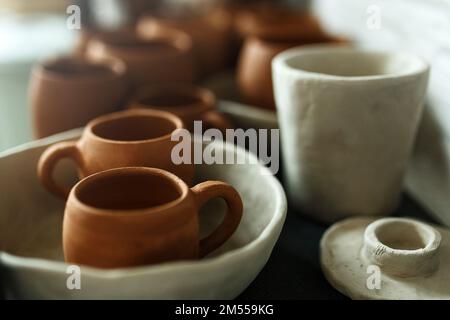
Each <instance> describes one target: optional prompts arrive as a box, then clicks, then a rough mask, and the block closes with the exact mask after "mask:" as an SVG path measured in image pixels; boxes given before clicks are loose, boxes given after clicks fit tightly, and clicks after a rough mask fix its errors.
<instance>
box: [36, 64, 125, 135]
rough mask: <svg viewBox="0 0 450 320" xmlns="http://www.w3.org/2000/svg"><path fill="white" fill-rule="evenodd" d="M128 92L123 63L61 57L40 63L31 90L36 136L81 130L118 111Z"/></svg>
mask: <svg viewBox="0 0 450 320" xmlns="http://www.w3.org/2000/svg"><path fill="white" fill-rule="evenodd" d="M128 93H129V83H128V81H127V78H126V67H125V64H124V63H123V62H121V61H120V60H117V59H101V60H97V61H93V60H88V59H85V58H81V57H58V58H54V59H49V60H46V61H44V62H42V63H39V64H38V65H37V66H36V67H35V68H34V69H33V71H32V74H31V83H30V90H29V100H30V107H31V114H32V123H33V132H34V137H35V138H37V139H39V138H43V137H46V136H49V135H52V134H55V133H58V132H62V131H66V130H69V129H73V128H78V127H81V126H84V125H86V123H87V122H89V121H90V120H92V119H94V118H96V117H98V116H100V115H102V114H106V113H111V112H114V111H117V110H118V108H119V107H120V105H121V104H122V103H123V102H124V99H126V96H127V94H128Z"/></svg>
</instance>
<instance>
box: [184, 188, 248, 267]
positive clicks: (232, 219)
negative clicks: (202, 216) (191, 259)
mask: <svg viewBox="0 0 450 320" xmlns="http://www.w3.org/2000/svg"><path fill="white" fill-rule="evenodd" d="M191 190H192V191H193V192H194V194H195V198H196V202H197V205H198V208H199V209H200V208H201V207H202V206H203V205H204V204H205V203H206V202H208V201H209V200H211V199H213V198H223V199H224V200H225V201H226V203H227V207H228V210H227V213H226V214H225V218H224V219H223V221H222V223H221V224H220V225H219V226H218V227H217V228H216V230H214V231H213V232H212V233H211V234H210V235H209V236H207V237H205V238H203V239H201V240H200V252H199V256H200V258H203V257H204V256H206V255H207V254H208V253H210V252H211V251H214V250H215V249H217V248H218V247H220V246H221V245H222V244H223V243H224V242H225V241H227V240H228V238H230V237H231V235H232V234H233V233H234V231H236V229H237V227H238V225H239V222H240V221H241V217H242V211H243V205H242V200H241V197H240V196H239V193H238V192H237V191H236V189H234V188H233V187H232V186H230V185H229V184H226V183H224V182H221V181H206V182H202V183H199V184H198V185H196V186H195V187H193V188H192V189H191Z"/></svg>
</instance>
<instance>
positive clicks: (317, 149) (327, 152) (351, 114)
mask: <svg viewBox="0 0 450 320" xmlns="http://www.w3.org/2000/svg"><path fill="white" fill-rule="evenodd" d="M272 65H273V75H274V88H275V97H276V103H277V116H278V122H279V125H280V132H281V143H282V145H283V148H282V155H283V162H284V164H285V165H284V167H283V171H284V173H285V178H286V180H285V182H286V190H287V192H288V196H289V197H290V200H291V203H292V204H293V205H294V206H296V207H298V208H299V209H301V210H302V212H305V213H309V214H312V215H314V216H315V217H317V218H318V219H320V220H322V221H324V222H333V221H336V220H339V219H343V218H345V217H347V216H350V215H383V214H388V213H391V212H392V211H393V210H395V208H396V207H397V205H398V203H399V199H400V195H401V192H402V189H403V178H404V175H405V171H406V168H407V164H408V159H409V157H410V154H411V151H412V148H413V145H414V139H415V137H416V134H417V129H418V126H419V123H420V119H421V116H422V110H423V102H424V96H425V93H426V90H427V85H428V75H429V66H428V64H427V63H426V62H425V61H423V60H422V59H421V58H419V57H417V56H415V55H413V54H410V53H405V52H383V51H374V50H364V49H358V48H352V47H347V46H331V45H317V46H308V47H306V46H305V47H299V48H294V49H290V50H287V51H285V52H283V53H280V54H279V55H278V56H276V57H275V59H274V60H273V63H272Z"/></svg>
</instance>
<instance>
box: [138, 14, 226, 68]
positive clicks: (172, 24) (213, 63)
mask: <svg viewBox="0 0 450 320" xmlns="http://www.w3.org/2000/svg"><path fill="white" fill-rule="evenodd" d="M165 28H170V29H174V30H178V31H182V32H184V33H185V34H187V35H189V36H190V38H191V39H192V45H193V52H194V57H195V62H196V65H197V69H198V74H199V75H200V76H208V75H211V74H214V73H217V72H219V71H222V70H224V69H226V67H227V64H228V63H229V60H230V58H231V53H232V52H231V45H232V19H231V17H230V15H229V14H228V13H227V12H226V11H224V10H220V9H219V8H218V9H214V10H211V11H209V12H208V13H207V14H202V15H199V16H189V17H186V16H167V15H161V14H160V15H158V14H155V15H144V16H142V17H141V18H140V20H139V22H138V24H137V32H138V33H139V34H140V35H141V36H143V37H151V36H152V34H153V33H154V32H155V31H157V30H160V29H165Z"/></svg>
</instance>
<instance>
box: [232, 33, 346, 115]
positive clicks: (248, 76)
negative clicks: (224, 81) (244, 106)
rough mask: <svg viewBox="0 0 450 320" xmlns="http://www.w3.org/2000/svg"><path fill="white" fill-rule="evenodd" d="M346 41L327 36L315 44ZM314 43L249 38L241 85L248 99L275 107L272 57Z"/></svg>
mask: <svg viewBox="0 0 450 320" xmlns="http://www.w3.org/2000/svg"><path fill="white" fill-rule="evenodd" d="M316 41H317V43H320V42H323V43H343V42H344V40H341V39H338V38H333V37H329V36H323V37H322V38H321V39H319V38H317V39H314V42H313V43H316ZM309 43H310V42H307V41H304V40H297V41H291V40H288V41H287V40H282V41H274V40H265V39H261V38H257V37H249V38H248V39H247V40H246V41H245V43H244V46H243V48H242V52H241V55H240V57H239V63H238V71H237V84H238V88H239V93H240V95H241V98H242V100H243V101H244V102H246V103H248V104H251V105H254V106H258V107H262V108H266V109H270V110H275V98H274V93H273V83H272V59H273V58H274V57H275V56H276V55H277V54H279V53H281V52H283V51H285V50H287V49H290V48H293V47H296V46H300V45H304V44H309Z"/></svg>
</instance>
